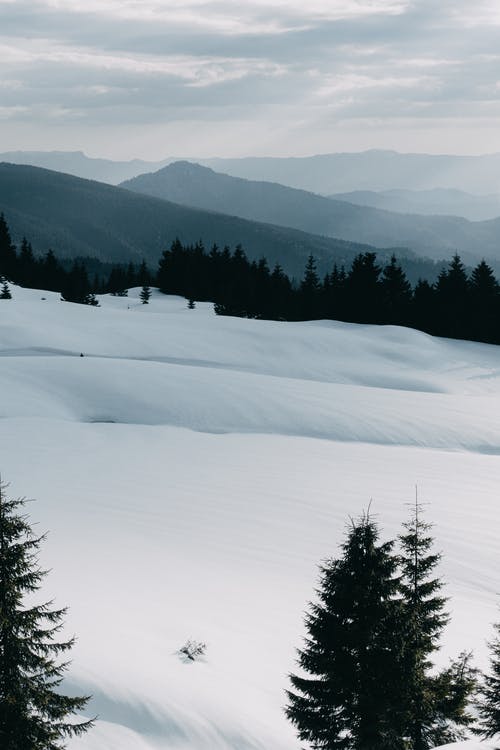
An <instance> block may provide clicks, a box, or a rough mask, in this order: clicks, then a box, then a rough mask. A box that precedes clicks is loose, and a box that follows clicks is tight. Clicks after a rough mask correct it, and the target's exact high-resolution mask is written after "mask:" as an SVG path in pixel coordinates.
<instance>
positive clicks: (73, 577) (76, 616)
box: [0, 288, 500, 750]
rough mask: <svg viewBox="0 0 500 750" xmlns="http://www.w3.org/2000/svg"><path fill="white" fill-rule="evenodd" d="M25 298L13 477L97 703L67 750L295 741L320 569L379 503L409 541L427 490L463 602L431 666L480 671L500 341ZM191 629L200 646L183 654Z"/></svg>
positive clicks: (172, 301)
mask: <svg viewBox="0 0 500 750" xmlns="http://www.w3.org/2000/svg"><path fill="white" fill-rule="evenodd" d="M13 296H14V299H13V300H5V301H4V300H2V301H0V471H1V473H2V476H3V477H4V478H5V479H7V480H9V481H10V482H11V487H10V493H11V494H14V495H26V496H28V497H34V498H37V500H38V502H36V503H35V504H33V505H32V506H30V508H29V510H30V513H31V514H32V518H33V520H35V521H37V522H39V528H40V530H45V529H49V530H50V534H49V537H48V540H47V542H46V543H45V545H44V547H43V560H42V562H43V564H44V565H45V566H47V567H49V568H51V569H52V572H51V573H50V576H49V577H48V578H47V579H46V582H45V586H44V594H45V596H47V597H50V596H54V597H55V600H56V603H57V604H60V605H66V604H67V605H68V606H69V607H70V611H69V614H68V617H67V627H68V631H69V632H70V633H72V632H75V633H76V634H77V636H78V642H77V645H76V647H75V649H74V652H73V663H72V666H71V669H70V673H69V677H68V683H67V686H66V687H67V689H68V690H76V691H78V692H79V693H81V692H82V691H83V692H89V693H92V695H93V696H94V698H93V702H92V705H91V706H90V708H89V712H94V713H98V714H99V717H100V720H99V722H98V724H97V727H96V729H95V730H93V731H92V732H90V733H89V734H88V735H86V736H85V737H84V738H81V739H78V740H74V741H73V742H72V743H71V746H70V747H71V750H117V748H120V750H157V749H159V748H169V750H170V749H172V750H193V749H194V748H196V750H230V749H231V750H271V749H273V750H298V748H299V746H300V745H299V743H298V742H297V740H296V739H295V735H294V732H293V730H292V729H291V728H290V726H289V725H288V724H287V722H286V721H285V719H284V716H283V711H282V707H283V705H284V702H285V699H284V692H283V691H284V688H285V686H286V685H287V678H286V675H287V673H288V672H290V671H291V670H292V669H293V668H294V657H295V654H294V650H295V648H296V647H297V646H298V645H299V644H300V638H301V635H302V634H303V624H302V619H303V612H304V609H305V606H306V603H307V601H308V600H309V599H310V598H311V597H312V596H313V588H314V585H315V583H316V580H317V563H318V562H319V561H320V560H321V559H324V558H325V557H328V556H331V555H335V554H336V551H337V545H338V543H339V542H340V541H341V539H342V537H343V533H344V529H345V523H346V520H347V519H348V516H349V514H350V515H356V514H357V513H358V512H360V511H361V510H362V509H363V508H366V507H367V505H368V503H369V502H370V500H372V511H373V512H374V513H376V514H377V518H378V519H379V521H380V523H381V525H382V527H383V530H384V534H385V535H387V536H391V537H392V536H394V535H395V534H397V533H398V532H399V530H400V524H401V522H402V521H404V520H405V519H406V517H407V514H408V505H407V504H408V503H411V501H412V500H413V498H414V492H415V485H416V484H418V491H419V497H420V499H421V500H422V502H426V503H428V505H427V519H428V520H429V521H432V522H434V523H435V536H436V540H437V546H438V548H440V549H442V551H443V554H444V558H443V563H442V574H443V576H444V578H445V580H446V582H447V594H448V595H449V596H450V597H451V600H450V606H449V609H450V611H451V613H452V620H451V623H450V625H449V627H448V629H447V631H446V637H445V639H444V644H443V650H442V653H441V654H440V657H439V658H440V659H441V660H445V659H447V658H448V656H451V655H455V654H456V653H457V652H458V651H460V650H462V649H464V648H465V649H473V650H474V652H475V655H476V663H477V664H478V665H479V666H484V665H485V660H486V655H487V654H486V647H485V640H486V638H488V637H490V635H491V623H492V622H493V621H495V620H496V619H497V618H498V614H497V603H498V602H497V596H496V594H497V592H498V588H499V587H498V566H499V563H500V553H499V545H498V528H499V520H500V504H499V501H498V495H499V492H498V488H499V487H500V427H499V425H500V398H499V397H500V348H499V347H493V346H487V345H481V344H474V343H470V342H458V341H449V340H442V339H435V338H432V337H429V336H427V335H425V334H423V333H419V332H416V331H412V330H407V329H403V328H396V327H375V326H359V325H351V324H341V323H332V322H325V321H319V322H313V323H279V322H264V321H251V320H240V319H233V318H220V317H216V316H215V315H214V314H213V312H212V309H211V306H210V305H204V304H199V305H198V306H197V308H196V309H195V310H188V309H187V306H186V303H185V300H182V299H180V298H175V297H164V296H162V295H159V294H155V295H154V296H153V298H152V300H151V303H150V304H149V305H148V306H144V305H141V304H140V302H139V300H138V290H134V291H132V292H131V294H130V297H129V298H113V297H103V298H101V305H102V306H101V307H99V308H90V307H84V306H78V305H71V304H68V303H62V302H60V301H59V296H58V295H55V294H51V293H48V292H38V291H30V290H23V289H18V288H14V289H13ZM80 354H83V355H84V356H83V357H81V356H80ZM188 638H194V639H196V640H200V641H204V642H206V643H207V649H206V655H205V657H204V659H203V660H201V661H197V662H194V663H188V664H186V663H184V662H182V661H181V659H179V656H178V654H177V651H178V649H179V648H180V647H181V646H182V645H183V644H184V643H185V641H186V640H187V639H188ZM476 747H477V743H471V745H470V748H474V750H475V748H476ZM481 747H482V748H485V749H486V748H487V747H488V746H487V745H485V744H483V743H482V744H481Z"/></svg>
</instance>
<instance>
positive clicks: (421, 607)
mask: <svg viewBox="0 0 500 750" xmlns="http://www.w3.org/2000/svg"><path fill="white" fill-rule="evenodd" d="M403 525H404V528H405V533H403V534H402V535H400V537H399V540H400V544H401V557H400V565H401V571H402V576H401V581H400V591H401V594H402V599H403V601H402V619H401V624H402V635H403V644H404V648H403V650H402V652H401V658H402V671H403V675H404V679H403V689H402V693H401V701H400V706H401V717H402V718H403V726H402V727H401V729H400V733H401V735H403V736H407V737H408V738H409V747H410V748H411V750H428V748H432V747H436V746H437V745H443V744H446V743H447V742H453V741H454V740H456V739H460V738H461V737H462V736H463V732H462V728H463V727H467V726H468V725H469V724H470V722H471V717H470V715H469V714H468V712H467V702H468V699H469V697H470V693H471V691H472V689H473V687H474V670H473V669H472V667H471V666H470V656H469V655H467V654H462V655H461V656H460V657H459V658H458V659H457V660H456V661H454V662H452V663H451V665H450V666H449V667H448V668H446V669H444V670H443V671H442V672H440V673H439V674H437V675H434V674H433V672H432V666H433V664H432V661H431V658H430V657H431V655H432V654H433V653H434V652H435V651H437V650H438V649H439V637H440V634H441V632H442V630H443V628H444V626H445V625H446V623H447V622H448V615H447V614H446V612H445V611H444V607H445V604H446V598H445V597H443V596H442V595H441V594H440V591H441V589H442V587H443V583H442V581H441V580H440V579H439V578H436V577H434V571H435V568H436V566H437V565H438V563H439V561H440V559H441V555H440V554H438V553H433V552H432V551H431V550H432V546H433V541H434V540H433V538H432V536H430V534H429V530H430V528H431V526H430V524H427V523H425V522H424V521H423V520H422V508H421V506H420V505H419V503H418V501H417V499H415V506H414V509H413V513H412V517H411V519H410V520H409V521H408V522H407V523H405V524H403Z"/></svg>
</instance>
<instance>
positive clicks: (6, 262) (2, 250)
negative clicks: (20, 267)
mask: <svg viewBox="0 0 500 750" xmlns="http://www.w3.org/2000/svg"><path fill="white" fill-rule="evenodd" d="M16 267H17V254H16V248H15V247H14V244H13V242H12V238H11V236H10V231H9V227H8V225H7V222H6V220H5V216H4V215H3V214H0V274H2V275H3V276H6V277H7V278H8V279H10V280H11V281H12V280H14V276H15V273H16Z"/></svg>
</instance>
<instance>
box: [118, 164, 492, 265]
mask: <svg viewBox="0 0 500 750" xmlns="http://www.w3.org/2000/svg"><path fill="white" fill-rule="evenodd" d="M123 187H126V188H127V189H129V190H134V191H136V192H140V193H144V194H147V195H150V196H155V197H157V198H163V199H166V200H171V201H175V202H177V203H182V204H184V205H190V206H194V207H196V208H200V209H204V210H212V211H220V212H224V213H226V214H231V215H234V216H239V217H242V218H245V219H250V220H252V221H260V222H269V223H272V224H278V225H281V226H287V227H293V228H294V229H300V230H301V231H305V232H314V233H316V234H321V235H326V236H328V237H336V238H340V239H343V240H348V241H350V242H362V243H368V244H371V245H375V246H376V247H383V248H384V247H394V246H398V247H408V248H411V250H413V251H414V252H416V253H417V254H419V255H424V256H428V257H431V258H434V259H441V258H444V257H449V256H451V255H452V254H453V253H454V252H455V251H458V252H460V253H461V254H462V255H463V257H464V259H465V260H467V261H468V262H470V263H474V262H476V261H477V260H478V259H480V258H481V257H483V256H484V257H487V258H488V259H491V260H495V261H497V262H498V261H500V219H495V220H489V221H484V222H470V221H467V220H466V219H462V218H459V217H453V216H421V215H412V214H407V215H406V214H402V213H396V212H389V211H386V210H381V209H378V208H372V207H368V206H359V205H354V204H352V203H347V202H345V201H340V200H332V199H330V198H325V197H323V196H320V195H316V194H313V193H309V192H306V191H303V190H297V189H294V188H289V187H285V186H283V185H279V184H276V183H270V182H263V181H259V182H258V181H253V180H245V179H242V178H237V177H231V176H229V175H227V174H219V173H216V172H214V171H213V170H212V169H209V168H208V167H203V166H200V165H198V164H191V163H189V162H176V163H174V164H170V165H168V166H166V167H163V168H162V169H160V170H159V171H157V172H155V173H152V174H144V175H140V176H139V177H135V178H133V179H132V180H128V181H127V182H124V183H123Z"/></svg>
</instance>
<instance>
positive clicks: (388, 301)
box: [380, 255, 412, 325]
mask: <svg viewBox="0 0 500 750" xmlns="http://www.w3.org/2000/svg"><path fill="white" fill-rule="evenodd" d="M380 296H381V312H382V320H383V322H384V323H391V324H393V325H407V324H408V321H409V316H410V305H411V302H412V289H411V284H410V282H409V281H408V279H407V278H406V274H405V272H404V271H403V269H402V268H401V265H400V264H399V263H398V262H397V260H396V256H395V255H392V256H391V260H390V263H388V264H387V265H386V266H385V267H384V269H383V271H382V279H381V281H380Z"/></svg>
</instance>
